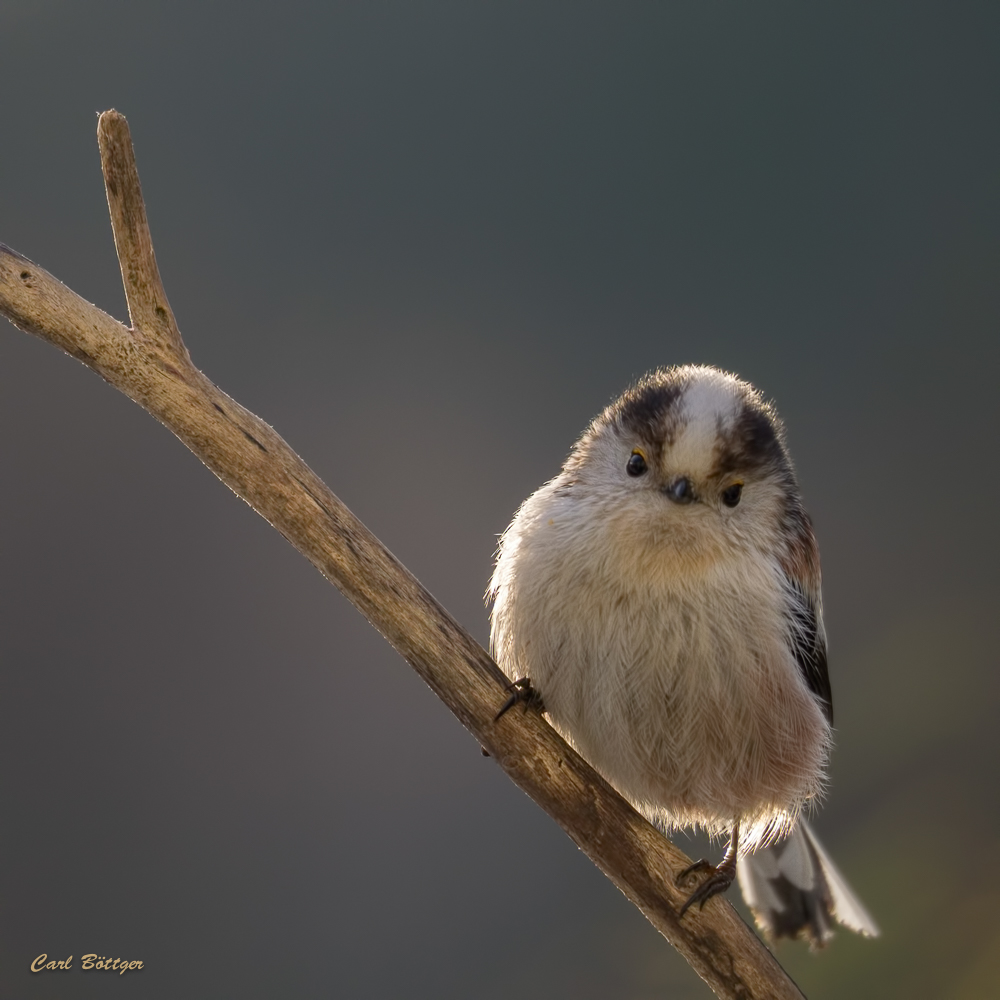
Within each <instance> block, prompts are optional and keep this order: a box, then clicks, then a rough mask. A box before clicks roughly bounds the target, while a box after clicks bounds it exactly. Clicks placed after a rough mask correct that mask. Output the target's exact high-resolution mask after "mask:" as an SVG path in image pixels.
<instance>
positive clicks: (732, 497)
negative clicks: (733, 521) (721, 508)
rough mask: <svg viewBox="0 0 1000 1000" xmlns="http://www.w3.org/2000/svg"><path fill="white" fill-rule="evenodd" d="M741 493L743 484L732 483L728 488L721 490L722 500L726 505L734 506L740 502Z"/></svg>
mask: <svg viewBox="0 0 1000 1000" xmlns="http://www.w3.org/2000/svg"><path fill="white" fill-rule="evenodd" d="M742 495H743V484H742V483H733V485H732V486H730V487H729V488H728V489H725V490H723V491H722V502H723V503H724V504H725V505H726V506H727V507H735V506H736V505H737V504H738V503H739V502H740V497H741V496H742Z"/></svg>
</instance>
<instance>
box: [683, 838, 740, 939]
mask: <svg viewBox="0 0 1000 1000" xmlns="http://www.w3.org/2000/svg"><path fill="white" fill-rule="evenodd" d="M739 845H740V825H739V823H737V824H736V826H734V827H733V834H732V837H731V838H730V840H729V847H727V848H726V855H725V857H724V858H723V859H722V861H721V863H720V864H718V865H713V864H709V862H707V861H706V860H705V859H704V858H702V860H701V861H696V862H695V863H694V864H693V865H691V866H690V867H688V868H685V869H684V871H682V872H681V873H680V875H679V876H678V877H677V882H678V884H680V883H681V882H683V881H684V879H686V878H687V877H688V875H693V874H694V873H695V872H708V873H709V875H708V878H706V879H705V881H704V882H702V883H701V885H700V886H698V888H697V889H695V891H694V892H693V893H692V894H691V896H690V897H689V898H688V901H687V902H686V903H685V904H684V905H683V906H682V907H681V912H680V914H679V915H678V919H680V917H683V916H684V914H685V913H687V911H688V909H689V908H690V907H691V906H693V905H694V904H695V903H697V904H698V908H699V909H701V908H702V907H704V905H705V903H706V902H707V901H708V900H710V899H711V898H712V897H713V896H717V895H718V894H719V893H720V892H725V891H726V890H727V889H728V888H729V887H730V886H731V885H732V884H733V879H734V878H736V854H737V851H738V850H739Z"/></svg>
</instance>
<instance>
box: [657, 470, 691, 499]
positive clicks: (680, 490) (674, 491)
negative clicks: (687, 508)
mask: <svg viewBox="0 0 1000 1000" xmlns="http://www.w3.org/2000/svg"><path fill="white" fill-rule="evenodd" d="M663 492H664V493H665V494H666V495H667V496H668V497H669V498H670V499H671V500H673V502H674V503H693V502H694V501H695V500H697V499H698V497H697V495H696V494H695V492H694V484H693V483H692V482H691V480H690V479H688V478H687V477H686V476H678V477H677V478H676V479H672V480H671V481H670V482H669V483H668V484H667V485H666V486H664V487H663Z"/></svg>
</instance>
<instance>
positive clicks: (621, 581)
mask: <svg viewBox="0 0 1000 1000" xmlns="http://www.w3.org/2000/svg"><path fill="white" fill-rule="evenodd" d="M633 455H640V456H641V457H642V461H639V460H638V459H634V460H632V463H631V466H630V459H631V458H632V456H633ZM682 480H686V483H683V482H682ZM678 483H680V484H681V487H680V488H678ZM737 485H741V486H742V493H741V494H740V495H739V497H738V502H737V503H736V504H735V505H732V504H731V501H732V498H733V487H735V486H737ZM727 490H728V491H729V493H728V494H727V495H726V498H724V496H723V494H724V493H726V491H727ZM727 500H728V501H730V502H727ZM490 593H491V595H492V598H493V611H492V636H491V639H492V648H493V654H494V656H495V657H496V659H497V662H498V663H499V664H500V666H501V668H502V669H503V670H504V672H505V673H506V674H507V675H508V676H509V677H510V678H511V679H512V680H513V679H519V678H523V677H526V678H529V679H530V680H531V683H532V685H533V687H534V688H535V690H536V691H537V692H538V693H539V694H540V695H541V697H542V699H543V701H544V704H545V708H546V712H547V713H548V716H549V718H550V719H551V721H552V723H553V725H554V726H555V727H556V728H557V729H558V730H559V732H560V733H562V735H563V736H564V737H565V738H566V739H567V740H568V741H569V742H570V743H571V744H572V745H573V746H575V747H576V748H577V749H578V750H579V751H580V753H581V754H583V756H584V757H586V758H587V759H588V760H589V761H590V762H591V763H592V764H593V765H594V767H596V768H597V770H598V771H600V772H601V773H602V774H603V775H604V776H605V777H606V778H607V779H608V780H609V781H610V782H611V783H612V784H613V785H614V786H615V787H616V788H618V789H619V791H621V792H622V793H623V794H624V795H625V796H626V797H627V798H629V799H630V800H631V801H632V802H633V803H634V804H635V805H636V807H637V808H639V809H640V810H641V811H642V812H643V813H644V814H645V815H647V816H648V817H649V818H650V819H651V820H653V821H654V822H657V823H659V824H661V825H663V826H665V827H669V826H685V827H692V826H700V827H703V828H705V829H707V830H708V831H709V832H710V833H712V834H718V835H721V834H724V833H727V832H729V831H731V830H732V828H733V827H734V826H735V825H736V824H737V823H739V824H740V828H741V834H742V837H741V845H742V847H743V848H744V849H747V850H749V849H753V848H754V847H756V846H759V845H760V844H762V843H764V842H766V841H768V840H769V839H771V838H772V837H774V836H778V835H781V834H784V833H786V832H787V831H788V830H789V829H790V828H791V826H792V824H793V823H794V821H795V819H796V817H797V816H798V814H799V811H800V810H801V808H802V806H803V805H804V804H805V803H806V802H808V801H809V800H810V799H813V798H815V797H816V796H818V795H819V794H820V793H821V792H822V788H823V782H824V771H825V767H826V762H827V758H828V755H829V750H830V742H831V729H830V722H831V719H832V713H831V708H830V695H829V682H828V680H827V675H826V653H825V636H824V633H823V623H822V608H821V600H820V576H819V557H818V552H817V549H816V543H815V539H814V536H813V533H812V529H811V526H810V522H809V519H808V516H807V515H806V513H805V510H804V508H803V506H802V502H801V498H800V495H799V491H798V486H797V483H796V479H795V474H794V470H793V468H792V464H791V460H790V458H789V456H788V452H787V450H786V448H785V443H784V435H783V430H782V426H781V423H780V421H779V419H778V417H777V414H776V413H775V411H774V410H773V408H772V407H771V406H770V405H768V404H767V403H766V402H765V401H764V400H763V399H762V398H761V396H760V394H759V393H758V392H757V391H756V390H755V389H754V388H753V387H752V386H750V385H749V384H748V383H746V382H743V381H741V380H739V379H738V378H736V377H735V376H733V375H730V374H726V373H724V372H721V371H719V370H717V369H715V368H709V367H692V366H687V367H680V368H670V369H664V370H660V371H657V372H654V373H652V374H651V375H648V376H646V378H644V379H643V380H642V381H640V382H639V383H637V384H636V385H635V386H634V387H633V388H631V389H630V390H629V391H628V392H626V393H625V394H624V395H623V396H622V397H621V398H620V399H618V400H616V401H615V402H614V403H612V404H611V406H609V407H608V408H607V409H606V410H605V411H604V412H603V413H602V414H600V415H599V416H598V417H597V418H596V419H595V420H594V421H593V423H592V424H591V425H590V426H589V427H588V428H587V430H586V431H585V432H584V433H583V435H582V436H581V437H580V439H579V440H578V441H577V443H576V444H575V445H574V447H573V450H572V452H571V454H570V456H569V458H568V459H567V460H566V463H565V465H564V466H563V469H562V471H561V472H560V473H559V475H558V476H556V477H555V478H554V479H552V480H551V481H550V482H548V483H546V484H545V485H544V486H542V487H541V489H539V490H538V491H537V492H536V493H534V494H533V495H532V496H531V497H529V498H528V500H526V501H525V503H524V504H523V505H522V507H521V508H520V510H519V511H518V512H517V514H516V515H515V517H514V520H513V522H512V523H511V525H510V527H509V528H508V529H507V531H506V532H505V533H504V534H503V536H502V537H501V540H500V547H499V554H498V557H497V563H496V569H495V571H494V574H493V579H492V581H491V585H490Z"/></svg>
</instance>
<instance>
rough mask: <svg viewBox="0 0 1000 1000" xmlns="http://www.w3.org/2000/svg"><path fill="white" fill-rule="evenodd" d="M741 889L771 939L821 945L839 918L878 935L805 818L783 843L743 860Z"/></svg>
mask: <svg viewBox="0 0 1000 1000" xmlns="http://www.w3.org/2000/svg"><path fill="white" fill-rule="evenodd" d="M738 873H739V880H740V888H741V889H742V890H743V898H744V900H746V904H747V906H749V907H750V909H751V910H752V911H753V914H754V916H755V917H756V918H757V924H758V925H759V926H760V928H761V929H762V930H763V931H764V932H765V933H766V934H767V935H768V937H770V938H781V937H790V938H796V937H802V938H806V939H807V940H808V941H809V942H810V943H811V944H812V946H813V947H814V948H821V947H822V946H823V945H824V944H825V943H826V942H827V941H829V940H830V938H831V937H833V923H834V921H835V920H836V921H839V922H840V923H842V924H843V925H844V926H845V927H849V928H850V929H851V930H852V931H857V932H858V933H859V934H864V935H866V936H867V937H877V936H878V933H879V930H878V926H877V925H876V923H875V921H874V920H873V919H872V917H871V914H870V913H869V912H868V911H867V910H866V909H865V907H864V905H863V904H862V903H861V901H860V900H859V899H858V897H857V896H855V895H854V893H853V891H852V890H851V888H850V886H848V884H847V882H846V881H845V879H844V876H843V875H841V874H840V871H839V870H838V869H837V866H836V865H835V864H834V863H833V861H831V860H830V856H829V855H828V854H827V853H826V851H825V850H824V849H823V846H822V845H821V844H820V842H819V841H818V840H817V839H816V834H814V833H813V832H812V830H811V829H810V827H809V825H808V824H807V823H806V821H805V820H804V819H799V821H798V823H796V825H795V829H794V830H792V832H791V833H790V834H789V835H788V837H786V838H785V839H784V840H783V841H782V842H781V843H780V844H775V845H774V846H773V847H768V848H764V849H762V850H758V851H756V852H755V853H754V854H748V855H746V856H745V857H742V858H740V860H739V865H738Z"/></svg>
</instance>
